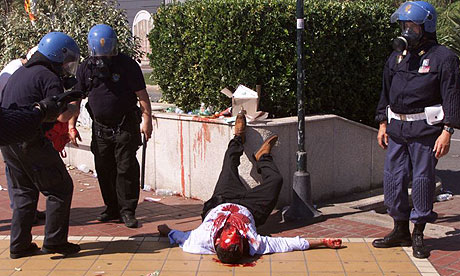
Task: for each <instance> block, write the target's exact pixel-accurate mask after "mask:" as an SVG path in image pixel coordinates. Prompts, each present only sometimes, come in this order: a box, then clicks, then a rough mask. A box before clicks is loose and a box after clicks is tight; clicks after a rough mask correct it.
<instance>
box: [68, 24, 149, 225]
mask: <svg viewBox="0 0 460 276" xmlns="http://www.w3.org/2000/svg"><path fill="white" fill-rule="evenodd" d="M117 43H118V42H117V36H116V34H115V32H114V30H113V29H112V28H111V27H110V26H108V25H105V24H100V25H96V26H94V27H92V28H91V30H90V31H89V34H88V47H89V52H90V57H89V58H87V59H86V60H85V61H83V63H82V64H81V65H80V67H79V69H78V72H77V80H78V84H77V86H76V87H77V89H79V90H83V91H87V92H88V104H87V105H86V107H87V109H88V111H89V113H90V115H91V117H92V119H93V125H92V141H91V151H92V152H93V154H94V162H95V167H96V172H97V177H98V180H99V185H100V188H101V193H102V198H103V200H104V204H105V206H106V209H105V211H103V212H102V213H101V214H100V215H99V216H98V217H97V219H98V220H99V221H102V222H106V221H110V220H118V219H120V220H121V221H122V222H123V223H124V224H125V225H126V226H127V227H129V228H135V227H137V226H138V221H137V219H136V218H135V211H136V208H137V202H138V200H139V186H140V179H139V178H140V172H139V170H140V168H139V163H138V161H137V158H136V151H137V149H138V148H139V146H140V145H141V144H142V141H141V132H142V133H143V135H145V138H146V141H147V140H148V139H149V138H150V136H151V134H152V117H151V107H150V100H149V97H148V94H147V91H146V86H145V82H144V77H143V75H142V71H141V69H140V67H139V65H138V64H137V63H136V62H135V61H134V60H133V59H132V58H130V57H128V56H127V55H124V54H122V53H118V48H117ZM137 103H139V105H140V109H139V107H138V106H137ZM141 120H142V126H141V128H140V129H139V125H140V124H141Z"/></svg>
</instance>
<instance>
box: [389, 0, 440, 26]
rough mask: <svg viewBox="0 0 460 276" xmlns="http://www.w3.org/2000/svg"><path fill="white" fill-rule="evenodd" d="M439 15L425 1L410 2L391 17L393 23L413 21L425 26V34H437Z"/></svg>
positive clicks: (400, 7) (402, 5)
mask: <svg viewBox="0 0 460 276" xmlns="http://www.w3.org/2000/svg"><path fill="white" fill-rule="evenodd" d="M437 17H438V16H437V14H436V10H435V8H434V7H433V6H432V5H431V4H430V3H427V2H425V1H408V2H405V3H403V4H401V6H399V8H398V9H397V10H396V11H395V12H394V13H393V14H392V15H391V19H390V20H391V23H395V22H397V21H412V22H414V23H415V24H417V25H423V26H424V30H425V32H428V33H434V32H436V19H437Z"/></svg>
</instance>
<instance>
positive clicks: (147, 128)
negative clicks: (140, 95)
mask: <svg viewBox="0 0 460 276" xmlns="http://www.w3.org/2000/svg"><path fill="white" fill-rule="evenodd" d="M152 130H153V127H152V119H151V118H150V119H146V117H144V122H143V123H142V128H141V132H142V133H143V134H144V135H145V141H148V140H149V139H150V137H151V136H152Z"/></svg>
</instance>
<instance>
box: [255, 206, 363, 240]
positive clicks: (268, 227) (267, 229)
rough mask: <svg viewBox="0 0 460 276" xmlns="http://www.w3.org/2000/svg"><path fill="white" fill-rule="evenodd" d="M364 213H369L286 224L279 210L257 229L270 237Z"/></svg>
mask: <svg viewBox="0 0 460 276" xmlns="http://www.w3.org/2000/svg"><path fill="white" fill-rule="evenodd" d="M364 212H367V211H363V210H356V212H347V213H337V214H328V215H322V216H320V217H318V218H316V219H310V220H309V219H299V220H294V221H289V222H285V221H283V218H282V212H281V210H279V211H277V212H276V213H272V214H271V215H270V216H269V217H268V219H267V222H266V223H265V224H264V225H262V226H259V227H257V232H258V233H259V234H260V235H263V236H269V235H271V234H277V233H281V232H284V231H289V230H293V229H298V228H302V227H305V226H308V225H312V224H315V223H319V222H322V221H326V220H328V219H332V218H340V217H344V216H347V215H351V214H358V213H364Z"/></svg>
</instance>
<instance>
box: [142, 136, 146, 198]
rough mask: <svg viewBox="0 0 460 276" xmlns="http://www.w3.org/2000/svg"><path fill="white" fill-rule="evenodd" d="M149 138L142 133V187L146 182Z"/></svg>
mask: <svg viewBox="0 0 460 276" xmlns="http://www.w3.org/2000/svg"><path fill="white" fill-rule="evenodd" d="M146 140H147V139H146V138H145V134H142V163H141V189H142V190H143V189H144V186H145V185H144V184H145V155H146V149H147V141H146Z"/></svg>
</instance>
